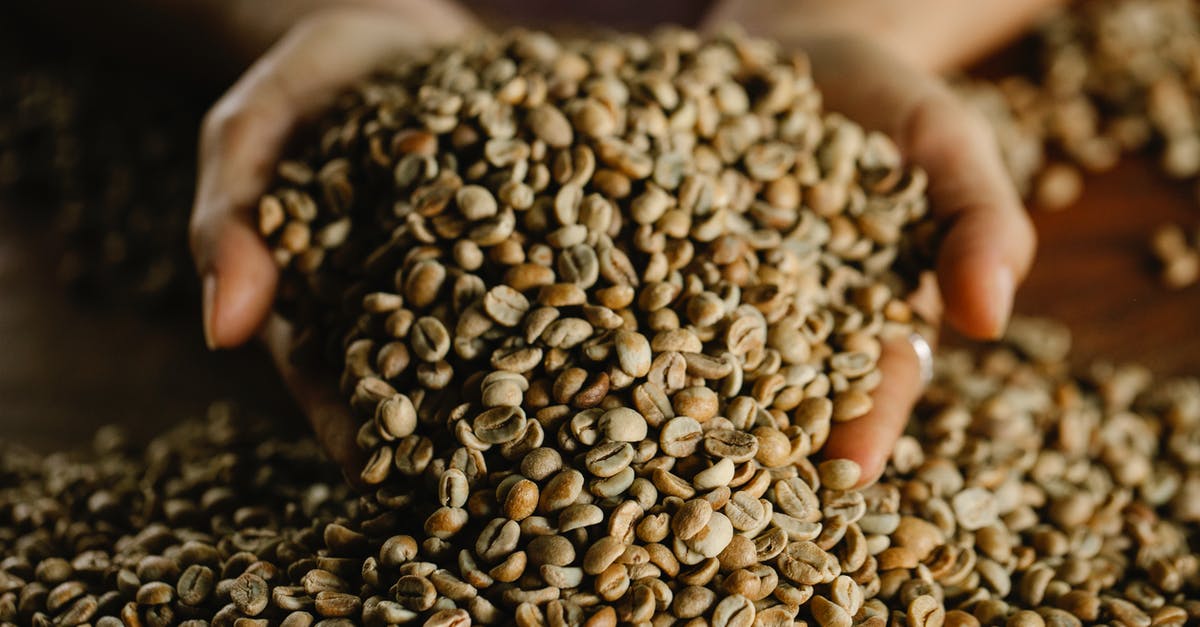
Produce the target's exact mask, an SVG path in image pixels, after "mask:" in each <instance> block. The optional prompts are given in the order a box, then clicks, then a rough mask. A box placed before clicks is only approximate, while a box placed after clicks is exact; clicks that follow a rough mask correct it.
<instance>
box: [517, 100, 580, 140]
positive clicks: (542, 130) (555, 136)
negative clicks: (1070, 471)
mask: <svg viewBox="0 0 1200 627" xmlns="http://www.w3.org/2000/svg"><path fill="white" fill-rule="evenodd" d="M528 122H529V127H530V129H531V130H532V131H533V133H534V135H536V136H537V137H538V139H541V140H542V141H544V142H546V144H548V145H550V146H552V147H554V148H562V147H565V146H569V145H570V144H571V140H572V138H573V135H574V134H573V132H572V130H571V123H570V122H568V121H567V118H566V116H564V115H563V113H562V112H561V111H559V110H558V109H556V108H554V107H553V106H551V105H549V104H543V105H541V106H538V107H535V108H534V109H532V110H531V111H530V112H529V118H528Z"/></svg>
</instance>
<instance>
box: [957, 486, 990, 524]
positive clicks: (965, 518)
mask: <svg viewBox="0 0 1200 627" xmlns="http://www.w3.org/2000/svg"><path fill="white" fill-rule="evenodd" d="M951 504H952V505H953V507H954V516H955V518H956V519H957V520H958V524H959V525H960V526H962V528H963V529H967V530H969V531H975V530H977V529H982V528H984V527H987V526H989V525H991V524H993V523H994V522H996V520H997V519H998V516H999V512H998V511H997V508H996V500H995V497H994V496H993V495H992V493H991V492H989V491H988V490H986V489H984V488H967V489H966V490H963V491H962V492H959V493H958V494H955V495H954V498H953V499H952V500H951Z"/></svg>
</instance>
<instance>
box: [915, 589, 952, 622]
mask: <svg viewBox="0 0 1200 627" xmlns="http://www.w3.org/2000/svg"><path fill="white" fill-rule="evenodd" d="M907 617H908V622H909V624H910V625H919V626H920V627H938V626H939V625H943V624H945V620H946V610H945V608H944V607H942V604H941V602H939V601H938V600H937V599H935V598H934V597H932V596H929V595H921V596H918V597H916V598H915V599H913V600H912V601H911V602H910V603H909V604H908V611H907Z"/></svg>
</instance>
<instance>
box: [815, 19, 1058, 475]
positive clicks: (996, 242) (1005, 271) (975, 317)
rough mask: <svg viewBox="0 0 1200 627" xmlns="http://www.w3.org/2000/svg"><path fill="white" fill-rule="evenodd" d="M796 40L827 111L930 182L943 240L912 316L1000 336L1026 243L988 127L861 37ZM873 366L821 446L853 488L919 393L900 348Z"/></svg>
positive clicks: (1029, 248)
mask: <svg viewBox="0 0 1200 627" xmlns="http://www.w3.org/2000/svg"><path fill="white" fill-rule="evenodd" d="M795 43H796V45H797V46H798V47H799V48H800V49H803V50H804V51H805V52H806V53H807V54H808V57H809V59H810V60H811V62H812V66H813V73H814V77H815V79H816V81H817V83H818V85H819V86H820V87H821V90H822V93H823V94H824V97H825V102H826V106H827V108H828V109H829V110H832V111H839V112H841V113H844V114H845V115H847V116H848V117H850V118H852V119H854V120H856V121H857V122H859V123H861V124H863V125H864V126H866V127H868V128H873V129H877V130H880V131H882V132H884V133H886V134H888V135H889V136H891V137H892V138H893V139H894V140H895V141H896V143H897V145H898V146H899V148H900V150H901V153H902V154H904V155H905V157H906V158H907V159H908V160H909V161H910V162H911V163H912V164H914V165H916V166H919V167H921V168H923V169H924V170H925V171H926V172H927V174H928V176H929V189H928V193H929V198H930V202H931V209H932V215H933V216H934V218H935V219H936V220H938V221H939V222H941V229H942V230H943V232H944V235H943V238H942V240H941V244H940V248H939V250H938V256H937V260H936V278H937V281H936V287H937V288H938V289H937V290H936V292H940V298H939V297H938V295H937V294H936V293H933V291H931V290H928V289H922V290H919V291H918V292H917V294H915V295H914V296H915V297H916V299H917V300H918V301H919V302H917V303H915V305H916V306H915V309H916V310H917V311H919V312H920V313H921V314H923V315H924V317H925V318H926V319H927V321H928V322H929V323H931V324H932V325H934V326H935V327H936V325H937V324H938V322H939V319H940V318H941V317H942V316H943V314H944V317H945V319H946V321H947V322H948V323H949V324H950V326H952V327H953V328H954V329H956V330H957V331H959V332H961V333H962V334H964V335H966V336H968V337H971V338H976V339H994V338H997V337H999V336H1000V335H1002V334H1003V332H1004V329H1005V326H1006V325H1007V322H1008V318H1009V315H1010V312H1011V309H1012V302H1013V295H1014V292H1015V289H1016V286H1017V284H1018V283H1019V282H1020V281H1021V280H1022V279H1023V278H1024V276H1025V274H1026V272H1027V271H1028V270H1029V266H1030V263H1031V262H1032V260H1033V254H1034V248H1035V240H1036V235H1035V233H1034V231H1033V227H1032V225H1031V223H1030V221H1029V218H1028V215H1027V214H1026V212H1025V209H1024V207H1023V205H1022V203H1021V199H1020V196H1019V194H1018V193H1017V191H1016V189H1015V188H1014V187H1013V184H1012V182H1011V180H1010V179H1009V177H1008V175H1007V174H1006V172H1005V169H1004V165H1003V162H1002V160H1001V157H1000V153H999V150H998V148H997V146H996V142H995V139H994V137H993V135H992V133H991V130H990V129H989V128H988V127H987V125H986V123H985V122H984V121H983V120H982V119H981V118H979V117H978V116H977V114H976V113H975V112H974V111H972V110H969V109H968V108H967V107H966V106H965V105H964V104H963V103H961V102H960V101H959V99H958V98H957V97H956V96H955V95H954V94H953V93H952V92H951V91H950V89H949V88H948V87H947V86H946V84H945V83H944V82H943V81H941V80H940V79H939V78H938V77H937V76H935V75H933V74H931V73H928V72H924V71H920V70H917V69H914V68H912V67H910V66H907V65H905V64H904V63H902V62H900V61H898V60H896V58H895V57H893V56H891V55H889V54H887V53H885V52H884V51H883V50H881V49H880V48H878V47H876V46H874V45H873V44H872V43H871V42H869V41H867V40H865V39H863V38H860V37H856V36H853V35H841V34H837V35H810V36H806V37H804V38H802V39H801V40H799V41H797V42H795ZM929 287H932V285H930V286H929ZM943 305H944V306H943ZM879 368H880V370H881V371H882V373H883V375H884V376H883V379H882V382H881V383H880V385H879V387H878V388H876V390H875V391H874V392H873V399H874V407H873V409H872V410H871V412H870V413H868V414H867V415H866V416H864V417H862V418H859V419H856V420H853V421H851V422H847V423H842V424H838V425H835V428H834V429H833V432H832V433H831V434H830V437H829V440H828V442H827V443H826V445H825V449H824V450H825V455H826V456H827V457H832V458H848V459H852V460H854V461H856V462H858V464H859V465H860V466H861V467H862V470H863V483H864V484H865V483H869V482H871V481H874V480H875V479H877V478H878V477H879V476H880V475H881V474H882V472H883V469H884V466H885V464H886V462H887V459H888V457H889V455H890V454H891V450H892V447H893V445H894V444H895V442H896V440H897V439H898V438H899V436H900V434H901V433H902V432H903V430H904V427H905V424H906V423H907V421H908V418H909V415H910V412H911V410H912V407H913V405H914V404H915V403H916V401H917V399H918V397H919V395H920V392H921V388H922V381H921V377H920V364H919V361H918V358H917V356H916V353H915V352H914V349H913V347H912V346H911V345H910V344H909V342H908V341H907V340H905V339H898V340H894V341H891V342H889V343H888V344H886V345H885V346H884V349H883V352H882V354H881V357H880V360H879Z"/></svg>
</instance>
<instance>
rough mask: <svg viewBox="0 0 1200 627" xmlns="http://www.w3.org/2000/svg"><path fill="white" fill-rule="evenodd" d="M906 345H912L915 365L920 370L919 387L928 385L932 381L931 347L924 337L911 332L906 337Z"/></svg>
mask: <svg viewBox="0 0 1200 627" xmlns="http://www.w3.org/2000/svg"><path fill="white" fill-rule="evenodd" d="M908 343H909V344H912V348H913V352H914V353H916V354H917V364H918V365H919V366H920V368H921V385H923V386H925V385H929V382H930V381H933V347H931V346H930V345H929V340H926V339H925V336H924V335H921V334H920V333H917V332H916V331H913V332H912V333H910V334H909V335H908Z"/></svg>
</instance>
